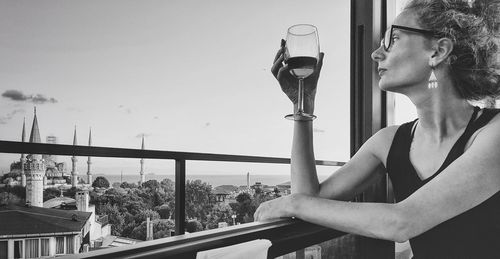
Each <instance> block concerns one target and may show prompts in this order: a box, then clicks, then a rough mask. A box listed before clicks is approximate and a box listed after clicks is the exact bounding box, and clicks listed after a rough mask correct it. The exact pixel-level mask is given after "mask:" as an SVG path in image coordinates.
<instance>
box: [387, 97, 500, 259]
mask: <svg viewBox="0 0 500 259" xmlns="http://www.w3.org/2000/svg"><path fill="white" fill-rule="evenodd" d="M478 111H479V108H478V107H476V108H475V109H474V114H473V115H472V118H471V120H470V121H469V124H468V125H467V127H466V129H465V131H464V133H463V134H462V136H460V138H459V139H458V140H457V142H456V143H455V144H454V145H453V147H452V148H451V150H450V153H448V156H447V157H446V159H445V161H444V163H443V164H442V165H441V167H440V168H439V170H438V171H437V172H436V173H435V174H433V175H432V176H430V177H428V178H426V179H424V180H422V179H420V177H419V176H418V175H417V172H416V171H415V168H414V167H413V165H412V164H411V162H410V158H409V153H410V146H411V142H412V139H413V132H412V129H413V125H414V124H415V122H416V121H417V120H414V121H412V122H408V123H405V124H402V125H401V126H400V127H399V128H398V130H397V131H396V134H395V135H394V139H393V141H392V145H391V148H390V150H389V154H388V156H387V163H386V164H387V172H388V174H389V177H390V179H391V181H392V184H393V189H394V195H395V197H396V200H397V201H398V202H399V201H402V200H404V199H405V198H407V197H408V196H410V195H411V194H412V193H413V192H415V191H416V190H418V189H419V188H420V187H422V186H423V185H425V184H426V183H427V182H429V181H430V180H431V179H432V178H434V177H435V176H436V175H438V174H439V173H440V172H441V171H443V170H444V169H445V168H446V167H447V166H448V165H450V164H451V163H452V162H453V161H454V160H455V159H457V158H458V157H459V156H461V155H462V154H463V153H464V148H465V145H466V144H467V141H468V140H469V139H470V137H471V136H472V135H473V133H474V132H475V131H476V130H478V129H480V128H481V127H483V126H484V125H486V124H487V123H488V122H489V121H490V120H491V119H492V118H493V117H494V116H495V115H496V114H497V113H498V112H500V110H497V109H484V110H483V113H482V114H481V116H479V118H477V119H476V120H474V118H475V117H476V115H477V113H478ZM499 148H500V147H499ZM499 159H500V157H499ZM499 173H500V169H499ZM410 244H411V248H412V251H413V255H414V258H419V259H420V258H500V192H497V193H495V194H494V195H493V196H491V197H490V198H489V199H487V200H486V201H484V202H483V203H481V204H479V205H477V206H476V207H474V208H472V209H470V210H468V211H466V212H464V213H462V214H460V215H458V216H456V217H454V218H451V219H449V220H447V221H445V222H443V223H441V224H439V225H437V226H435V227H434V228H432V229H430V230H428V231H427V232H425V233H422V234H421V235H419V236H417V237H414V238H412V239H410Z"/></svg>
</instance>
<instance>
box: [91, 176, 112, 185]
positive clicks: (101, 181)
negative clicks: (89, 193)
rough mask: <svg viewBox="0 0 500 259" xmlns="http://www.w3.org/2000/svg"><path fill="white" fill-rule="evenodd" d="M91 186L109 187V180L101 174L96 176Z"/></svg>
mask: <svg viewBox="0 0 500 259" xmlns="http://www.w3.org/2000/svg"><path fill="white" fill-rule="evenodd" d="M92 187H98V188H109V181H108V179H106V178H104V177H103V176H98V177H97V178H95V180H94V182H93V183H92Z"/></svg>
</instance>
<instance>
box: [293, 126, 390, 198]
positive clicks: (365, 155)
mask: <svg viewBox="0 0 500 259" xmlns="http://www.w3.org/2000/svg"><path fill="white" fill-rule="evenodd" d="M312 124H313V123H312V122H311V121H295V123H294V134H293V144H292V159H291V172H292V193H302V194H307V195H311V196H319V197H322V198H329V199H336V200H351V199H352V198H353V197H354V196H355V195H356V194H358V193H360V192H362V191H363V190H364V189H365V188H366V187H367V186H369V185H371V184H372V183H373V182H374V181H376V180H377V179H378V178H379V177H380V176H381V175H382V174H383V171H382V170H379V169H380V168H383V167H384V161H385V159H386V158H387V154H388V152H389V148H390V145H391V143H392V139H393V137H394V134H395V132H396V130H397V126H391V127H388V128H385V129H382V130H380V131H379V132H377V133H376V134H375V135H374V136H372V137H371V138H370V139H369V140H368V141H367V142H366V143H365V144H364V145H363V146H362V147H361V148H360V150H359V151H358V152H357V153H356V155H355V156H354V157H353V158H352V159H351V160H350V161H349V162H347V164H345V165H344V166H343V167H342V168H340V169H339V170H337V171H336V172H335V173H334V174H332V175H331V176H330V177H329V178H328V179H326V180H325V181H324V182H322V183H321V184H319V181H318V177H317V173H316V165H315V158H314V150H313V130H312V128H313V126H312Z"/></svg>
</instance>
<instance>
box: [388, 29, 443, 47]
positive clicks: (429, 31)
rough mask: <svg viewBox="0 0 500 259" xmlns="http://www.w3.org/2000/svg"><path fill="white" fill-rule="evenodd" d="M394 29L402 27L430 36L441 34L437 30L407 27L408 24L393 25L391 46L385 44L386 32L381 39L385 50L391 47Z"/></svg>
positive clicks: (390, 38) (390, 36)
mask: <svg viewBox="0 0 500 259" xmlns="http://www.w3.org/2000/svg"><path fill="white" fill-rule="evenodd" d="M394 29H401V30H405V31H410V32H416V33H420V34H423V35H426V36H430V37H436V36H439V34H440V33H438V32H436V31H431V30H424V29H417V28H412V27H406V26H401V25H391V33H390V34H389V46H385V32H384V35H383V36H382V39H381V40H380V41H381V44H380V45H382V47H383V48H384V50H385V51H389V50H390V49H391V44H392V32H393V31H394Z"/></svg>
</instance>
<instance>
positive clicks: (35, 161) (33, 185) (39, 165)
mask: <svg viewBox="0 0 500 259" xmlns="http://www.w3.org/2000/svg"><path fill="white" fill-rule="evenodd" d="M30 143H41V141H40V131H39V129H38V120H37V118H36V107H35V116H34V117H33V126H32V127H31V134H30ZM25 169H26V172H25V173H26V203H28V202H29V204H30V205H31V206H36V207H43V178H44V176H45V170H46V168H45V164H44V161H43V159H42V156H41V155H38V154H30V155H28V159H27V161H26V165H25Z"/></svg>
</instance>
